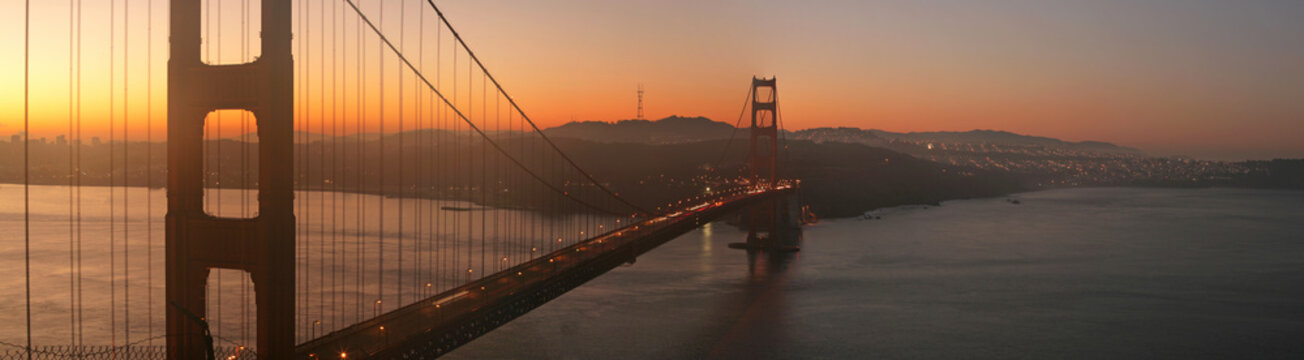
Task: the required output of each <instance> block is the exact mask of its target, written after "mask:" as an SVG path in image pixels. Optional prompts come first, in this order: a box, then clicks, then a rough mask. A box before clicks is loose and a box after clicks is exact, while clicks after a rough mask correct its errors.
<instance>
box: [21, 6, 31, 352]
mask: <svg viewBox="0 0 1304 360" xmlns="http://www.w3.org/2000/svg"><path fill="white" fill-rule="evenodd" d="M31 98H32V0H26V1H25V2H24V3H23V285H24V286H25V287H26V290H25V292H24V294H25V296H26V299H27V302H26V304H27V306H26V309H27V360H32V191H31V187H32V168H31V161H32V154H31V151H32V149H31V142H32V141H31V139H32V133H31V131H32V129H31V102H32V99H31Z"/></svg>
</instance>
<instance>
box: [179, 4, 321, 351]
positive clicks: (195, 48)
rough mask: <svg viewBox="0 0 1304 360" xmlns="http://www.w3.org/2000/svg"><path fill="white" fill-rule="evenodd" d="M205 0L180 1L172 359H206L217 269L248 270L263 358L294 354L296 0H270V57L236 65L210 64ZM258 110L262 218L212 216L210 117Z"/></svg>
mask: <svg viewBox="0 0 1304 360" xmlns="http://www.w3.org/2000/svg"><path fill="white" fill-rule="evenodd" d="M202 3H203V2H202V0H171V29H172V30H171V32H172V33H171V36H170V41H171V45H172V46H171V59H170V60H169V61H168V144H167V146H168V188H167V192H168V213H167V240H166V246H167V250H166V254H167V256H166V261H167V291H166V293H167V302H168V304H167V333H168V335H169V336H168V338H167V344H168V358H169V359H201V358H204V354H206V352H207V349H206V347H208V346H211V344H209V343H207V342H206V341H205V339H204V337H203V336H202V335H201V329H202V327H201V324H202V321H207V320H209V319H208V318H207V317H206V316H207V315H206V314H205V310H206V306H207V297H208V294H206V286H205V285H206V282H207V280H208V275H209V272H210V270H211V269H215V268H225V269H238V270H243V271H247V272H249V275H250V277H251V278H252V280H253V284H254V292H255V293H254V301H255V304H256V306H257V313H256V314H257V316H258V320H257V331H258V334H257V335H258V344H257V349H256V351H257V354H258V357H259V358H263V359H290V358H292V357H293V356H294V352H293V349H294V313H295V311H294V310H295V309H294V291H295V279H294V271H295V245H294V243H295V228H294V224H295V219H294V208H293V203H294V201H293V199H294V193H293V191H294V189H293V179H294V177H293V175H294V172H293V169H294V167H293V166H292V164H293V161H294V156H293V155H294V143H293V131H294V108H293V104H294V59H293V58H292V57H291V53H290V49H291V47H290V42H291V33H290V24H291V20H292V17H291V6H290V0H262V1H261V3H262V25H261V27H262V49H261V53H262V55H261V56H260V57H259V58H258V59H257V60H255V61H253V62H251V63H246V64H236V65H208V64H205V63H204V62H203V61H202V60H201V58H200V57H201V54H200V48H201V46H202V41H203V40H202V39H201V37H200V34H201V29H200V23H201V22H200V20H201V18H202V15H203V14H202V12H201V11H202V5H201V4H202ZM224 109H240V110H247V111H249V112H251V113H252V114H253V115H254V117H255V118H256V124H257V128H258V139H259V141H258V144H259V146H258V160H259V161H258V163H259V169H258V215H257V217H255V218H251V219H228V218H219V217H216V216H212V215H209V214H206V213H205V212H204V161H205V159H204V156H203V142H204V121H205V117H206V116H207V115H208V114H209V113H210V112H213V111H216V110H224Z"/></svg>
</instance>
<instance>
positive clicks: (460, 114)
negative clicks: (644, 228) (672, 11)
mask: <svg viewBox="0 0 1304 360" xmlns="http://www.w3.org/2000/svg"><path fill="white" fill-rule="evenodd" d="M344 1H345V2H347V3H348V4H349V6H350V7H352V8H353V10H354V12H356V13H357V14H358V16H359V17H361V18H362V21H363V22H365V23H366V24H367V26H369V27H370V28H371V30H372V31H373V32H375V33H376V35H377V36H378V37H379V38H380V40H381V41H382V42H384V43H385V45H386V46H387V47H389V48H390V50H391V51H393V52H394V54H395V55H396V56H398V58H399V60H400V61H402V62H403V64H404V65H406V66H407V67H408V68H409V69H410V70H412V72H413V73H414V74H415V75H416V76H417V77H418V78H420V79H421V81H422V82H423V83H425V84H426V87H427V88H429V89H430V90H431V91H433V92H434V93H435V94H436V95H438V96H439V98H440V100H442V101H443V102H444V104H445V105H447V106H448V107H449V108H450V109H451V110H452V111H453V113H454V114H455V115H457V117H458V118H460V119H462V121H463V122H465V123H466V124H467V126H468V127H469V128H470V129H471V130H472V131H474V132H475V133H476V134H478V135H480V137H481V138H483V140H484V141H485V142H486V143H488V144H489V145H490V146H493V147H494V149H495V150H497V151H498V152H499V153H502V154H503V156H504V157H506V158H507V159H508V160H510V161H511V162H512V163H514V164H516V166H518V167H520V168H521V169H522V170H524V171H525V172H527V173H529V174H530V175H531V176H532V177H533V178H534V179H535V180H538V181H540V182H542V183H544V185H545V186H547V187H548V188H549V189H552V190H553V191H555V192H557V193H559V194H562V196H564V197H566V198H568V199H571V200H572V201H574V202H576V203H579V204H581V205H584V206H585V207H588V208H590V209H593V210H595V211H599V212H604V213H608V214H612V215H624V214H621V213H617V212H614V211H611V210H608V209H603V208H601V207H599V206H597V205H593V204H591V203H588V202H586V201H584V200H581V199H579V198H576V197H574V196H571V195H570V194H569V193H568V192H566V191H564V190H562V189H560V188H558V187H557V186H556V185H553V184H552V183H549V182H548V181H546V180H544V179H543V178H542V177H540V176H539V175H538V174H536V173H535V172H534V171H532V170H530V169H529V167H527V166H525V164H523V163H521V162H520V161H519V160H517V159H516V158H515V157H513V156H511V154H510V153H508V152H507V150H506V149H504V148H503V147H502V146H500V145H499V144H498V143H497V142H496V141H494V140H493V139H491V138H490V137H489V135H488V134H486V133H485V132H484V130H482V129H481V128H480V127H479V126H476V125H475V123H473V122H472V121H471V120H470V119H469V118H467V116H466V114H464V113H463V112H462V111H461V110H460V109H458V108H457V107H456V106H454V105H453V104H452V103H451V102H450V101H449V100H448V98H446V97H444V95H443V93H442V92H440V91H439V89H437V88H435V86H434V84H432V83H430V80H428V79H426V77H425V75H424V74H423V73H422V72H421V71H420V70H418V69H417V68H416V66H414V65H413V64H412V62H410V61H408V59H407V57H406V56H404V55H403V53H402V52H400V51H399V50H398V48H397V47H395V46H394V44H393V43H392V42H390V40H389V38H388V37H386V36H385V34H384V33H382V32H381V31H380V29H379V28H377V27H376V24H374V23H372V21H371V19H370V18H368V17H367V16H366V14H364V13H363V12H362V10H361V9H359V8H358V6H357V4H354V3H353V0H344ZM440 17H441V18H442V17H443V15H442V14H441V15H440ZM449 30H450V31H452V29H451V28H450V29H449ZM454 34H455V33H454ZM454 36H456V35H454ZM467 53H468V55H469V54H470V51H469V50H467ZM472 59H474V56H472ZM477 62H478V60H477ZM490 80H491V81H492V77H490ZM495 86H497V82H496V81H495ZM500 89H501V88H500ZM508 101H509V102H510V101H511V97H510V96H509V97H508ZM522 116H524V115H523V114H522ZM531 126H533V124H532V123H531ZM535 130H536V131H537V130H538V128H537V127H535ZM538 133H539V134H540V135H542V134H543V132H541V131H539V132H538ZM382 138H383V137H382ZM544 139H545V141H547V140H546V139H547V137H546V136H545V137H544ZM548 143H549V144H551V141H548ZM553 148H554V149H556V145H553ZM558 151H560V150H558ZM562 157H563V158H565V154H562ZM567 160H568V161H569V158H567ZM572 164H573V162H572ZM576 169H578V167H576ZM581 173H583V172H582V170H581ZM585 175H586V177H588V176H587V174H585ZM589 179H590V180H591V181H593V182H594V183H595V184H596V185H597V186H598V187H601V188H603V189H605V187H603V186H602V185H601V184H600V183H597V181H596V180H592V177H589ZM609 193H610V194H612V195H615V193H611V192H609ZM626 204H627V205H629V206H634V207H635V208H636V210H639V211H640V212H642V213H644V214H649V213H650V212H646V211H642V210H641V209H639V208H637V206H635V205H633V204H629V203H628V202H626ZM382 209H383V208H382ZM382 234H383V232H382Z"/></svg>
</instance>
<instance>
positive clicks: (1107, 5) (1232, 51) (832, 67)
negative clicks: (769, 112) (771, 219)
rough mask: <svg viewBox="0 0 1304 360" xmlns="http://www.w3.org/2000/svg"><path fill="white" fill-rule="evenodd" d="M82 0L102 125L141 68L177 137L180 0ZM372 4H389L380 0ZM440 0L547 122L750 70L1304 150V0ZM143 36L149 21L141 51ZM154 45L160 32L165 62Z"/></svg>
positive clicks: (60, 121) (795, 123) (910, 108)
mask: <svg viewBox="0 0 1304 360" xmlns="http://www.w3.org/2000/svg"><path fill="white" fill-rule="evenodd" d="M0 1H3V3H0V34H4V35H0V37H2V39H0V46H3V48H5V49H13V50H12V51H7V52H4V53H3V54H0V113H2V115H0V134H12V133H14V132H17V131H19V130H21V116H22V114H21V109H22V82H21V81H22V52H21V46H22V5H23V2H22V1H15V0H0ZM82 1H83V16H84V18H83V20H82V22H81V24H82V26H83V32H82V33H83V39H82V41H83V50H82V55H83V59H92V58H93V59H99V60H103V59H110V58H112V59H114V61H115V63H116V69H118V70H117V71H116V72H115V75H114V76H115V80H114V81H115V82H114V83H112V84H111V83H110V82H109V81H108V77H107V74H108V73H109V72H108V69H109V66H108V64H106V63H105V62H104V61H97V62H93V63H92V62H90V61H87V62H84V63H83V66H84V68H83V70H82V74H83V95H82V96H83V113H84V114H88V113H93V114H95V115H85V118H84V119H83V121H84V123H86V124H88V125H87V127H88V130H87V131H88V132H96V131H99V132H103V130H104V129H107V126H106V125H107V122H108V121H109V120H110V119H108V118H107V116H105V113H107V106H108V104H109V102H108V97H109V96H110V95H112V96H114V97H115V98H116V99H118V100H117V103H115V104H121V99H122V92H123V91H124V90H123V89H121V88H120V86H121V82H122V80H121V78H120V77H121V76H123V75H124V73H125V75H127V76H129V77H130V79H129V80H128V82H129V85H128V87H127V89H126V90H125V91H126V92H128V94H130V96H129V97H127V99H128V102H129V104H130V106H129V107H128V111H129V112H128V113H127V114H126V115H125V116H123V115H122V114H120V112H121V108H120V107H121V106H120V105H116V106H118V107H119V108H118V109H117V110H116V111H115V118H116V119H113V120H115V121H121V120H122V118H123V117H126V118H127V119H129V120H130V121H132V123H131V124H130V125H129V126H131V128H130V129H132V130H131V132H130V136H133V137H139V136H143V135H140V134H143V133H144V123H145V121H144V120H143V118H144V116H145V114H146V113H152V114H153V116H154V117H153V120H152V121H151V124H152V125H153V126H154V128H155V131H153V135H152V136H155V137H161V136H162V132H163V130H162V129H163V127H162V124H163V123H165V120H163V119H164V117H163V114H164V113H165V100H164V99H165V97H164V95H165V94H164V92H165V91H164V89H165V85H166V80H165V75H166V58H167V57H166V49H167V43H166V30H165V29H166V28H167V24H166V19H167V17H166V16H167V15H166V4H165V3H166V2H167V1H166V0H153V1H152V2H153V3H154V4H155V7H154V13H153V14H152V17H150V16H149V14H147V10H148V5H149V3H150V2H151V1H150V0H117V1H116V2H113V3H116V4H117V6H118V7H117V9H119V10H118V11H116V12H113V13H114V14H118V15H117V20H116V21H122V19H123V12H122V11H121V6H122V4H123V3H124V2H125V3H126V4H128V6H129V8H130V9H132V10H130V11H129V13H128V14H127V15H126V16H127V17H129V18H130V19H131V20H130V21H128V23H129V24H130V25H129V27H128V31H129V33H130V34H132V36H131V37H127V38H123V37H122V35H121V23H118V24H119V25H118V28H117V29H118V30H117V32H116V33H115V34H117V35H116V36H115V37H114V38H112V39H114V41H115V43H114V44H115V45H114V46H116V48H115V49H116V50H115V55H116V56H114V57H110V56H108V54H107V53H108V49H109V47H110V46H109V44H108V41H109V40H110V37H109V35H108V31H107V29H108V28H109V27H110V26H109V18H108V16H107V14H109V13H110V12H109V11H108V5H109V4H110V3H111V2H110V0H82ZM384 1H385V4H387V6H390V7H392V8H391V11H389V12H388V13H387V14H388V15H387V16H390V17H391V18H390V19H391V20H390V21H391V26H390V27H389V28H388V29H391V30H388V31H387V32H390V31H392V29H393V26H392V19H393V16H395V15H396V14H398V12H396V11H394V10H395V9H397V7H398V6H400V5H401V4H403V2H402V1H400V0H384ZM313 2H314V3H317V4H320V3H329V2H320V3H319V2H316V1H313ZM33 3H34V10H33V18H34V19H36V21H35V22H34V25H33V31H34V32H33V34H34V40H35V41H36V43H37V45H36V46H34V47H33V57H34V58H35V59H37V61H35V63H36V65H35V66H34V67H33V114H34V115H33V119H34V120H33V122H34V125H33V126H34V127H36V128H38V130H36V131H34V134H35V135H37V136H42V135H45V136H50V137H53V136H54V135H55V134H58V133H63V132H67V120H66V119H67V115H66V114H67V113H68V89H69V85H68V84H69V78H68V76H67V73H68V67H69V63H68V60H67V59H68V46H69V43H68V24H69V22H68V4H67V2H66V1H34V2H33ZM239 3H240V2H239V1H230V0H228V1H226V2H224V3H223V4H225V5H224V6H225V7H224V8H225V9H227V11H226V12H224V14H227V15H226V17H225V20H224V21H223V24H225V25H224V26H225V27H226V29H228V30H231V29H238V28H239V18H240V16H238V15H235V14H237V13H236V12H233V9H237V10H234V11H238V6H239ZM255 3H256V1H255ZM295 3H296V4H298V3H300V1H298V0H296V1H295ZM407 3H408V4H409V6H413V7H411V8H410V9H417V8H418V7H416V6H419V5H420V4H419V3H418V2H416V1H408V2H407ZM362 4H363V8H364V9H372V10H370V11H371V13H372V15H373V16H374V15H376V14H375V10H374V9H375V4H377V2H376V1H365V0H364V1H362ZM437 4H439V5H440V6H441V8H442V9H443V10H444V12H445V14H446V15H448V16H449V18H450V21H452V23H453V25H454V26H455V27H457V29H458V31H459V32H460V33H461V34H462V35H463V37H464V38H465V39H466V41H467V42H468V43H469V44H470V45H471V47H472V48H473V49H474V50H475V51H476V52H477V55H479V56H480V58H481V59H483V60H484V62H485V65H486V66H488V67H489V69H490V70H491V71H492V72H493V73H494V76H496V77H497V78H498V79H499V80H500V81H501V82H502V84H503V85H504V86H505V87H506V88H507V89H508V91H509V92H510V93H511V94H512V96H513V98H514V99H516V100H517V101H518V102H519V103H520V105H521V106H522V108H523V109H524V110H525V111H526V112H528V113H529V114H530V116H531V117H532V118H534V119H535V120H536V121H537V122H539V123H540V125H543V126H556V125H559V124H562V123H565V122H568V121H572V120H599V121H615V120H620V119H628V118H633V117H634V116H635V112H636V106H637V98H636V90H637V88H638V85H639V84H643V86H644V88H645V89H646V95H645V104H644V106H645V109H646V112H647V117H648V118H654V119H655V118H661V117H665V116H669V115H682V116H706V117H710V118H712V119H715V120H719V121H726V122H731V123H732V122H733V121H735V120H736V119H737V117H738V114H739V112H740V110H741V106H742V104H743V100H744V96H745V95H746V92H747V89H748V86H749V81H750V78H751V77H752V76H767V77H768V76H776V77H777V78H778V83H779V86H778V89H779V91H778V93H779V101H780V104H781V105H780V106H781V108H782V111H783V114H782V115H783V119H784V126H785V127H786V128H789V129H802V128H810V127H824V126H852V127H861V128H876V129H883V130H889V131H901V132H909V131H965V130H972V129H995V130H1006V131H1011V132H1016V133H1023V134H1032V135H1039V136H1049V137H1055V138H1061V139H1065V140H1074V141H1080V140H1099V141H1108V142H1113V143H1117V144H1121V145H1125V146H1132V147H1137V148H1140V149H1142V150H1145V151H1148V152H1150V153H1153V154H1156V155H1190V156H1195V157H1199V158H1208V159H1228V160H1235V159H1247V158H1273V157H1304V141H1301V140H1304V139H1301V137H1304V135H1301V134H1304V96H1301V94H1304V21H1299V19H1301V18H1304V2H1301V1H1298V0H1243V1H1221V0H1146V1H1138V0H1126V1H1125V0H1090V1H1086V0H1083V1H1067V0H991V1H969V0H891V1H888V0H881V1H834V0H815V1H777V0H757V1H689V0H662V1H609V0H552V1H526V0H478V1H469V0H445V1H438V2H437ZM314 6H317V5H314ZM368 6H371V7H370V8H369V7H368ZM309 9H310V12H314V11H321V10H325V11H330V10H329V9H328V8H323V7H310V8H309ZM408 13H412V11H408ZM147 18H152V19H153V20H154V21H153V26H154V34H155V35H154V36H153V37H152V38H150V37H146V36H144V35H142V34H146V33H148V31H147V29H148V26H149V25H150V22H149V21H143V19H147ZM315 25H317V26H320V25H324V24H321V23H318V24H315ZM296 29H297V27H296ZM97 30H98V31H97ZM254 33H256V32H254ZM238 38H239V37H238V36H228V37H227V38H224V41H225V42H224V46H226V49H227V50H226V52H225V53H224V58H230V59H235V57H239V55H240V54H238V53H239V51H238V50H236V49H239V48H240V46H239V40H238ZM302 38H303V37H299V36H296V39H302ZM43 40H44V41H43ZM124 40H125V41H129V42H131V44H130V45H128V47H127V48H125V49H126V51H127V52H128V53H129V55H128V56H129V57H130V61H128V62H127V63H128V65H127V66H128V71H126V72H123V71H121V67H122V64H123V60H122V58H121V56H122V55H121V53H122V52H123V49H124V48H123V47H122V44H121V42H122V41H124ZM92 44H93V45H92ZM146 45H150V46H152V47H153V49H152V53H153V56H152V59H153V60H152V68H153V70H152V73H151V70H150V68H151V66H150V65H148V64H146V61H145V60H146V57H145V54H146V53H147V52H148V51H150V50H147V48H146ZM249 57H250V58H251V57H252V55H251V56H249ZM237 60H238V59H237ZM147 74H148V75H147ZM150 84H152V85H150ZM151 88H152V89H151ZM110 89H113V90H112V94H110ZM151 90H152V93H153V95H154V97H153V100H152V101H149V100H148V99H147V98H146V97H145V94H146V93H150V92H151ZM147 101H149V103H150V104H151V105H152V111H151V110H149V109H147V108H146V107H145V105H144V104H145V103H147ZM92 125H100V130H90V127H92ZM119 126H120V125H119Z"/></svg>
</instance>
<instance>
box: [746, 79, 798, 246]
mask: <svg viewBox="0 0 1304 360" xmlns="http://www.w3.org/2000/svg"><path fill="white" fill-rule="evenodd" d="M776 83H777V81H776V80H775V78H773V77H771V78H769V79H765V78H757V77H753V78H752V126H751V152H750V156H748V162H749V165H750V166H749V168H750V169H751V173H750V175H751V180H752V183H753V184H756V185H760V186H768V187H774V186H777V185H778V184H779V177H778V173H777V168H778V159H779V156H778V155H779V123H778V122H779V116H778V111H777V110H778V101H779V100H778V89H777V87H776V86H775V85H776ZM787 203H788V201H787V200H786V198H784V199H770V200H765V201H764V202H762V203H760V204H757V205H756V206H753V207H752V208H751V210H749V211H748V213H747V219H746V220H747V225H748V232H747V243H745V244H739V246H742V247H745V248H749V249H778V248H783V247H782V246H780V245H779V244H778V243H777V242H776V241H777V240H779V237H778V236H780V233H779V232H780V231H781V230H782V229H781V228H780V226H782V225H783V224H785V222H784V220H785V218H784V215H785V214H786V212H785V211H784V210H786V209H787V207H788V204H787Z"/></svg>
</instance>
